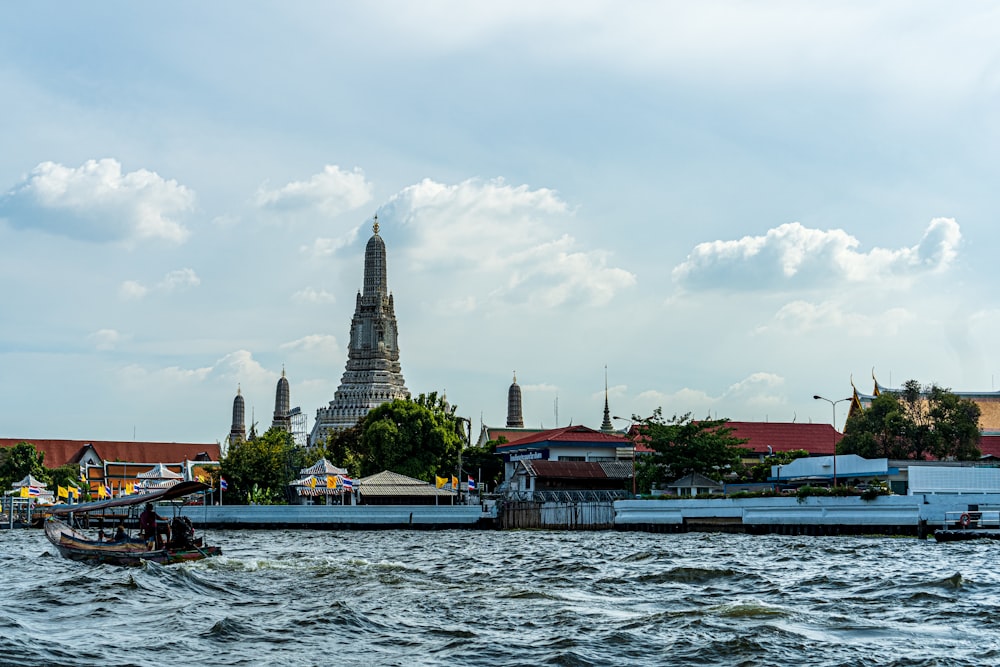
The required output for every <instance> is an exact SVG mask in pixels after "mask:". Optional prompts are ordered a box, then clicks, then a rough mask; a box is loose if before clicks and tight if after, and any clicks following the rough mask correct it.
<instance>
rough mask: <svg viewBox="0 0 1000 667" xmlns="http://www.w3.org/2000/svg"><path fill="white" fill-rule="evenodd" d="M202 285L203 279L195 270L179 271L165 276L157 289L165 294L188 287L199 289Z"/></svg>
mask: <svg viewBox="0 0 1000 667" xmlns="http://www.w3.org/2000/svg"><path fill="white" fill-rule="evenodd" d="M200 284H201V278H199V277H198V274H197V273H195V272H194V269H177V270H175V271H171V272H170V273H168V274H167V275H166V276H164V277H163V280H161V281H160V282H159V284H158V285H157V287H158V288H159V289H162V290H163V291H165V292H173V291H174V290H178V289H184V288H187V287H197V286H198V285H200Z"/></svg>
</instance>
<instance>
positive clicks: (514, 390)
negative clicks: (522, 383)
mask: <svg viewBox="0 0 1000 667" xmlns="http://www.w3.org/2000/svg"><path fill="white" fill-rule="evenodd" d="M507 428H524V417H523V416H522V415H521V387H519V386H518V384H517V372H516V371H515V372H514V382H512V383H511V385H510V389H508V390H507Z"/></svg>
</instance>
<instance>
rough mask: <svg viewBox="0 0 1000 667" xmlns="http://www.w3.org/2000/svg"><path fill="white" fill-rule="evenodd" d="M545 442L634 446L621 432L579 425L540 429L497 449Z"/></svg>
mask: <svg viewBox="0 0 1000 667" xmlns="http://www.w3.org/2000/svg"><path fill="white" fill-rule="evenodd" d="M544 442H551V443H560V444H571V443H577V442H585V443H588V444H594V443H600V444H604V445H607V446H609V447H631V446H632V441H631V440H629V439H628V438H626V437H625V436H624V435H622V434H621V433H603V432H601V431H595V430H594V429H592V428H587V427H586V426H580V425H578V426H565V427H563V428H554V429H548V430H545V431H539V432H537V433H533V434H531V435H529V436H527V437H524V438H520V439H519V440H517V441H516V442H510V443H507V444H506V445H503V446H501V447H497V451H502V450H505V449H508V448H510V447H515V446H517V447H523V446H524V445H534V444H540V443H544Z"/></svg>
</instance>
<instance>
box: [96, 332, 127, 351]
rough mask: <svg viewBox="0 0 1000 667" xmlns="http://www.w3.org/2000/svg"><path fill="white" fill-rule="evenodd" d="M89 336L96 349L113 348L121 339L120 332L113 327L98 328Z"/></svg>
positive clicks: (105, 349)
mask: <svg viewBox="0 0 1000 667" xmlns="http://www.w3.org/2000/svg"><path fill="white" fill-rule="evenodd" d="M89 338H90V340H91V341H92V342H93V343H94V346H95V347H96V348H97V349H98V350H101V351H107V350H113V349H115V346H117V345H118V341H120V340H121V334H120V333H118V332H117V331H115V330H114V329H98V330H97V331H95V332H94V333H92V334H90V337H89Z"/></svg>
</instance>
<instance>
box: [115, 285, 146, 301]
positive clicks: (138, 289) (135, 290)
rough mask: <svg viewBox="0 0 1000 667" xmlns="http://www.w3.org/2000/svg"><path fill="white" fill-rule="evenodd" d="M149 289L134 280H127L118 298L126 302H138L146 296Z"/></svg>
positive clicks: (120, 288) (119, 290)
mask: <svg viewBox="0 0 1000 667" xmlns="http://www.w3.org/2000/svg"><path fill="white" fill-rule="evenodd" d="M147 292H149V288H148V287H145V286H143V285H142V284H141V283H138V282H136V281H134V280H126V281H125V282H123V283H122V284H121V286H120V287H119V288H118V296H119V297H121V298H122V299H123V300H125V301H131V300H133V299H134V300H138V299H141V298H143V297H144V296H146V293H147Z"/></svg>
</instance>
